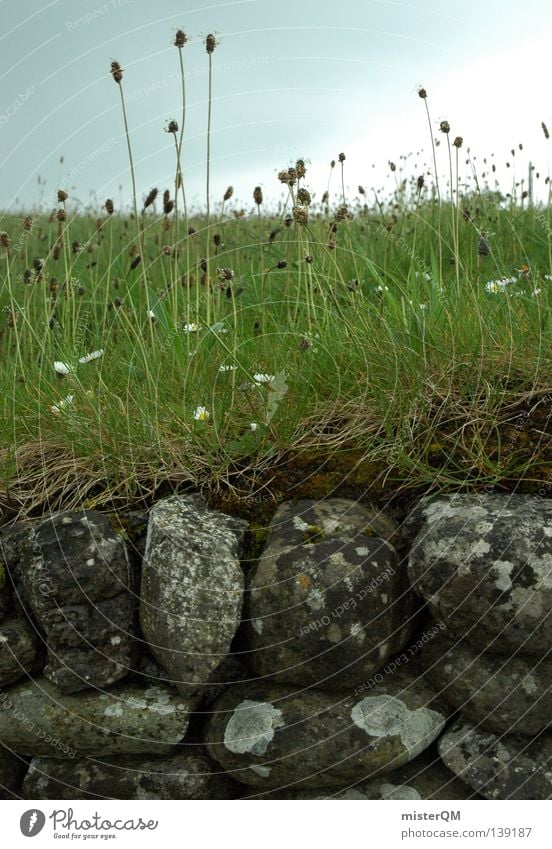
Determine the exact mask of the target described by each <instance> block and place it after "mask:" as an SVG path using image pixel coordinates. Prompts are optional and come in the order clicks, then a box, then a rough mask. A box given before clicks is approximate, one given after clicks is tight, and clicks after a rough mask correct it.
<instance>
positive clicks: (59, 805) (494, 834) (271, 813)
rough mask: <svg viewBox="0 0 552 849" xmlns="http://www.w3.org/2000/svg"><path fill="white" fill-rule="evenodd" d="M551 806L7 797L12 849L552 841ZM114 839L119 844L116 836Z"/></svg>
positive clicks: (2, 809) (333, 847) (476, 847)
mask: <svg viewBox="0 0 552 849" xmlns="http://www.w3.org/2000/svg"><path fill="white" fill-rule="evenodd" d="M551 807H552V806H551V804H550V802H533V801H519V802H518V801H515V802H504V801H497V802H488V801H450V802H448V801H441V802H410V801H393V800H388V801H387V800H386V801H380V802H372V801H360V802H359V801H356V800H355V801H345V802H343V801H342V802H341V804H340V803H339V802H337V801H312V802H305V801H300V802H294V801H285V802H284V801H266V800H263V801H242V802H240V801H239V800H237V801H220V802H217V801H209V802H201V801H171V802H163V801H140V802H134V801H133V802H130V801H102V800H98V801H97V802H94V801H75V802H67V801H60V802H57V801H48V802H40V801H39V802H37V803H36V807H33V805H32V803H31V802H29V801H13V802H0V815H1V822H2V832H3V841H2V845H3V846H6V847H10V849H11V847H16V846H27V847H28V846H29V839H34V838H36V844H34V845H35V846H36V849H39V847H43V846H63V845H67V844H69V843H72V844H74V843H80V844H83V843H86V844H87V845H91V844H92V845H100V844H101V845H104V844H105V843H106V842H108V841H109V842H110V843H112V845H114V846H115V845H116V846H117V847H121V849H122V847H126V846H129V847H130V846H132V847H141V846H152V847H159V846H162V847H163V849H170V848H171V847H178V849H187V847H193V849H195V847H201V849H203V847H205V849H210V847H211V846H213V847H219V849H250V847H255V849H257V847H259V849H282V841H283V840H285V841H286V842H287V844H288V845H289V847H290V849H300V847H307V846H308V847H311V849H326V847H327V849H339V847H354V849H357V847H358V849H364V847H366V849H383V847H386V849H387V847H399V846H401V847H408V846H428V847H445V846H446V847H448V849H452V848H453V847H461V846H466V847H468V846H469V847H472V849H482V847H487V846H488V847H491V846H504V847H517V846H526V847H531V849H533V847H539V849H541V847H542V849H544V847H547V849H548V847H550V846H551V845H552V835H551V829H550V825H549V821H550V816H551V813H552V810H551ZM115 841H116V842H115Z"/></svg>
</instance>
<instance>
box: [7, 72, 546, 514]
mask: <svg viewBox="0 0 552 849" xmlns="http://www.w3.org/2000/svg"><path fill="white" fill-rule="evenodd" d="M117 85H120V83H117ZM169 126H170V125H169ZM442 130H443V133H444V136H443V137H444V138H445V141H448V133H447V132H446V127H445V128H444V129H443V128H442ZM172 131H173V132H174V138H175V161H176V164H175V185H174V186H173V189H172V191H171V192H168V194H166V195H165V197H164V199H163V201H161V195H159V196H158V197H157V198H155V199H154V200H153V201H151V202H150V203H148V204H147V205H146V206H145V208H143V207H144V202H143V201H142V200H140V201H138V199H136V205H135V213H134V214H133V215H130V216H129V215H128V214H123V213H119V212H118V211H117V210H116V209H113V208H112V206H111V202H108V204H107V208H106V209H105V210H102V212H101V213H100V214H98V217H97V218H96V217H95V216H94V217H92V216H87V215H82V214H75V213H74V212H73V209H72V205H71V198H70V197H66V193H65V191H63V190H62V191H61V192H60V193H59V195H58V200H57V203H56V201H55V198H54V199H53V204H52V210H51V214H48V215H45V214H36V215H30V216H28V217H23V218H22V217H21V216H17V217H14V216H4V217H3V218H2V224H1V228H2V231H3V233H2V235H1V236H0V243H1V247H0V286H1V290H0V305H1V307H2V318H1V324H0V356H1V361H2V369H1V377H0V392H1V396H2V399H3V401H2V413H1V416H2V418H1V433H2V441H1V452H0V475H1V477H0V506H1V507H2V509H3V511H4V518H5V519H6V518H11V517H13V516H15V515H18V514H19V515H25V514H28V513H32V512H40V511H41V510H43V509H46V508H50V509H52V508H58V507H60V506H69V507H71V506H77V505H79V506H82V504H83V503H86V504H87V505H89V506H100V507H101V506H106V505H108V504H126V503H128V502H129V501H130V502H132V501H136V500H139V499H140V498H142V497H148V496H151V495H152V494H153V493H155V492H158V491H160V487H161V488H162V487H163V486H165V487H169V488H170V487H171V486H174V485H185V484H191V485H194V486H202V485H206V486H208V487H210V488H211V489H213V488H214V489H216V488H217V487H218V488H219V489H221V490H223V489H224V490H228V489H230V490H231V491H233V492H235V493H240V492H242V493H257V494H258V495H259V494H262V496H263V497H264V495H265V494H266V495H267V497H269V495H270V492H271V482H272V484H273V486H277V485H278V480H280V482H281V478H278V475H281V470H282V469H283V468H284V467H285V469H287V473H289V474H291V473H292V471H293V469H300V474H299V476H300V477H301V479H303V480H304V479H305V478H308V477H309V474H311V472H313V471H315V470H318V469H319V468H320V462H321V458H326V459H328V458H329V459H330V460H331V462H332V464H333V465H332V468H333V472H332V474H333V475H334V482H335V483H339V477H340V475H341V478H342V480H346V479H347V478H348V476H349V475H351V474H352V475H356V476H357V478H358V484H359V486H360V485H365V488H366V489H368V490H370V487H371V486H372V485H373V484H375V482H376V481H377V483H378V486H379V487H380V489H381V487H382V485H383V484H382V482H385V485H387V486H388V485H389V483H390V482H394V483H393V485H394V486H398V485H399V484H400V486H402V487H404V488H417V487H438V488H458V487H464V486H471V487H474V488H482V487H485V486H488V487H497V488H507V489H512V488H518V489H522V490H523V491H530V492H538V493H540V494H541V495H550V493H551V492H552V462H551V461H552V444H551V443H552V439H551V436H552V427H551V423H550V411H551V400H552V369H551V347H550V331H551V306H552V279H551V275H552V267H551V261H550V256H551V229H550V214H549V206H548V205H546V204H541V205H539V204H536V203H530V200H531V199H530V198H529V200H528V199H527V198H523V197H521V196H520V197H519V198H518V199H517V200H516V199H512V198H511V197H506V196H505V195H504V196H503V195H501V194H500V193H499V192H498V191H492V192H490V191H488V190H486V189H485V188H481V181H480V180H478V179H477V178H476V177H475V178H474V180H473V181H472V183H471V184H469V185H468V184H464V183H462V184H460V183H459V180H458V170H457V169H458V160H457V158H456V160H455V159H454V157H452V156H451V159H450V165H451V170H450V176H449V180H448V185H447V184H446V182H445V183H443V184H442V185H441V186H440V190H439V191H437V189H438V181H436V180H435V178H434V177H432V171H431V167H429V169H428V170H429V172H430V173H428V172H425V174H424V173H418V174H416V173H413V174H409V173H406V170H404V171H401V172H400V179H397V180H396V188H395V191H391V192H390V193H389V195H388V196H386V197H380V196H378V195H377V194H375V193H372V192H370V191H369V190H368V189H364V188H362V187H359V192H358V193H357V194H356V195H355V196H354V197H347V196H346V194H345V190H344V186H343V189H342V190H341V186H340V187H339V189H340V190H339V191H337V188H336V192H335V194H334V193H332V194H330V195H329V196H328V197H325V196H323V195H322V191H319V192H318V196H316V195H315V196H314V197H311V194H310V191H312V190H313V189H316V188H320V187H312V186H309V182H308V178H309V175H308V166H305V165H304V163H302V162H301V161H300V162H299V163H297V164H295V163H294V164H293V165H292V166H291V168H288V165H289V164H288V165H286V167H285V168H284V170H283V171H282V172H281V173H280V175H279V180H280V184H281V185H280V188H282V187H283V188H284V189H285V191H286V192H287V200H286V202H285V204H284V206H283V209H280V211H279V213H278V214H273V213H271V212H270V211H269V209H268V205H267V201H266V200H265V199H263V198H262V195H260V194H259V193H258V192H256V193H255V197H254V200H253V202H252V203H251V204H247V206H250V207H251V210H250V212H249V213H246V214H244V215H242V214H241V213H240V212H239V210H238V209H237V208H236V205H235V203H234V202H233V200H232V197H231V194H232V193H230V196H229V197H226V199H225V200H224V201H223V199H222V198H221V199H217V201H216V202H215V201H212V200H211V204H210V208H209V210H208V213H207V215H205V214H204V215H202V216H194V217H190V216H189V215H188V211H187V209H186V205H185V195H184V192H183V190H182V186H181V185H180V183H181V181H180V178H179V171H180V148H179V139H180V137H179V130H178V126H176V128H175V127H174V126H173V128H172ZM460 144H461V142H460ZM458 151H459V146H457V147H456V150H455V154H458ZM462 155H463V151H462ZM430 163H431V160H430ZM344 166H346V163H345V162H344V161H340V160H339V158H338V161H337V163H336V164H335V169H336V170H335V180H334V182H335V184H336V187H337V184H338V183H339V171H340V168H342V167H344ZM391 170H392V171H395V169H394V168H392V169H391ZM303 172H304V173H303ZM175 187H176V191H175ZM451 187H452V188H451ZM324 188H325V187H322V189H324ZM275 190H278V183H277V181H276V180H275ZM249 191H250V192H252V191H253V187H251V189H250V190H249ZM228 194H229V193H228V192H227V195H228ZM150 197H151V196H150ZM148 200H150V198H148ZM234 213H236V214H234ZM309 470H310V471H309ZM359 470H360V471H359ZM359 475H360V477H359ZM307 490H308V488H307ZM314 491H315V486H314V484H313V492H314ZM259 497H260V496H259Z"/></svg>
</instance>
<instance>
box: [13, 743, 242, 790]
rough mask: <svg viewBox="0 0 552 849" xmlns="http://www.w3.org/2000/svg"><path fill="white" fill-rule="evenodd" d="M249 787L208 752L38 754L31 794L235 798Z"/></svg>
mask: <svg viewBox="0 0 552 849" xmlns="http://www.w3.org/2000/svg"><path fill="white" fill-rule="evenodd" d="M242 790H243V786H242V785H240V784H238V783H237V782H235V781H232V779H231V778H229V777H228V776H227V775H225V773H224V772H222V771H221V770H220V768H219V767H217V766H216V764H214V763H213V761H211V760H210V759H209V758H207V757H206V756H204V755H202V754H196V753H194V754H191V753H187V752H178V753H176V754H172V755H167V756H166V757H163V758H156V757H153V756H151V755H149V756H144V755H119V756H118V757H112V758H102V759H101V760H95V759H92V758H80V759H78V760H72V761H67V760H59V759H56V758H33V760H32V761H31V765H30V768H29V771H28V773H27V775H26V776H25V781H24V783H23V794H24V798H25V799H37V800H38V799H68V800H69V799H136V800H141V799H162V800H167V799H168V800H171V799H235V798H236V797H238V796H239V795H241V793H242Z"/></svg>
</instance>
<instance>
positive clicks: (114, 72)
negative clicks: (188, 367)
mask: <svg viewBox="0 0 552 849" xmlns="http://www.w3.org/2000/svg"><path fill="white" fill-rule="evenodd" d="M111 76H112V77H113V79H114V81H115V83H116V84H117V86H118V88H119V94H120V95H121V107H122V110H123V121H124V125H125V136H126V142H127V150H128V160H129V163H130V179H131V181H132V206H133V209H134V220H135V222H136V234H137V237H138V250H139V252H140V260H141V261H140V268H141V270H142V277H143V280H144V289H145V292H146V308H147V312H148V315H149V314H150V311H151V308H150V299H149V292H148V278H147V276H146V269H145V265H144V263H145V256H144V245H143V241H142V230H141V228H140V220H139V218H138V201H137V197H136V176H135V172H134V159H133V158H132V147H131V144H130V133H129V129H128V120H127V114H126V107H125V98H124V95H123V85H122V83H123V69H122V68H121V66H120V64H119V63H118V62H112V63H111ZM149 326H150V335H151V341H152V342H153V338H154V337H153V324H152V322H151V321H150V322H149Z"/></svg>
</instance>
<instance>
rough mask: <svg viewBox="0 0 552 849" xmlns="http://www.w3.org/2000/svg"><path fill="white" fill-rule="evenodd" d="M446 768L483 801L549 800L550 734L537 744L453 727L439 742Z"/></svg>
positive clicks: (460, 725)
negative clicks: (478, 794) (481, 797)
mask: <svg viewBox="0 0 552 849" xmlns="http://www.w3.org/2000/svg"><path fill="white" fill-rule="evenodd" d="M439 753H440V755H441V757H442V759H443V761H444V763H445V764H446V766H447V767H448V768H449V769H450V770H451V771H452V772H454V773H455V774H456V775H458V776H459V778H461V779H462V781H465V782H466V784H468V785H469V786H470V787H473V789H474V790H476V791H477V792H478V793H480V794H481V795H482V796H483V797H484V798H485V799H536V800H538V799H551V798H552V771H551V770H550V763H551V760H552V734H550V733H546V734H541V735H540V736H539V737H538V738H537V739H536V740H534V741H528V740H527V738H525V737H517V736H514V735H503V736H498V735H496V734H492V733H491V732H488V731H480V730H478V729H477V728H475V727H474V726H473V725H471V724H470V723H469V722H467V721H459V722H456V723H454V725H452V726H451V727H450V728H449V729H448V730H447V732H446V733H445V734H444V735H443V736H442V737H441V739H440V741H439Z"/></svg>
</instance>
